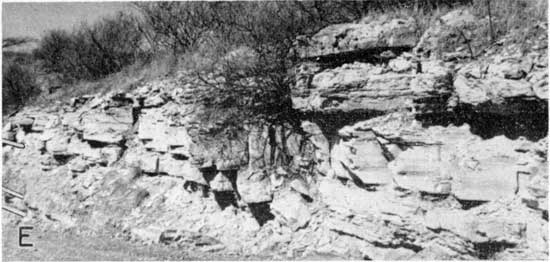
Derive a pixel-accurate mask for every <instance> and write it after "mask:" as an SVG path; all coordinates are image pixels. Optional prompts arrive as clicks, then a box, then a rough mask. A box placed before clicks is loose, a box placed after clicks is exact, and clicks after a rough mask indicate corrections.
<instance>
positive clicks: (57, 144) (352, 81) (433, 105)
mask: <svg viewBox="0 0 550 262" xmlns="http://www.w3.org/2000/svg"><path fill="white" fill-rule="evenodd" d="M488 22H489V20H488V19H485V18H480V17H479V16H477V15H474V14H473V11H472V10H471V9H468V8H461V7H460V6H459V7H456V8H451V9H450V10H448V11H446V12H444V13H442V14H441V15H439V16H438V18H437V19H434V20H433V21H431V22H430V23H429V24H424V25H421V24H419V22H418V19H415V18H414V17H411V16H409V15H408V14H406V13H395V14H392V15H383V16H366V17H364V18H362V19H360V20H357V21H353V22H347V23H338V24H330V25H328V26H326V27H323V28H321V29H320V30H317V31H316V32H314V33H312V34H310V35H307V36H305V35H304V36H299V37H298V38H297V39H296V40H295V41H294V43H293V44H292V48H291V50H290V52H289V55H288V56H289V57H291V58H292V60H293V61H295V66H294V67H293V69H294V70H293V71H292V72H288V78H291V81H289V85H288V86H287V87H288V88H287V89H277V90H276V91H277V92H274V93H273V92H271V93H267V92H264V93H262V91H264V89H261V88H263V87H264V86H266V85H270V84H272V82H269V81H273V80H272V79H273V78H269V77H272V75H270V74H269V72H262V74H261V75H260V76H250V75H246V74H235V75H238V77H237V76H235V75H229V76H227V75H226V76H225V77H223V76H219V75H215V74H208V75H206V77H205V75H200V74H196V73H195V72H194V71H192V70H180V71H178V72H177V73H175V74H174V75H170V76H168V77H160V78H157V79H155V80H150V79H148V80H147V81H135V82H134V81H132V83H131V84H126V85H124V88H121V87H120V86H118V87H115V86H113V87H112V88H106V89H103V90H101V91H102V92H97V93H94V92H90V94H86V95H79V96H75V97H72V98H71V99H70V100H69V101H65V100H62V99H59V101H57V103H49V104H37V105H28V106H25V107H24V108H22V109H21V110H20V111H18V112H17V113H16V114H14V115H13V116H11V117H9V118H7V119H6V120H4V121H3V122H4V123H3V126H4V128H3V132H2V135H3V138H6V139H9V140H12V141H17V142H19V143H23V144H24V145H25V148H24V149H18V148H15V147H11V146H7V145H4V146H3V172H2V173H3V175H2V182H3V185H4V186H6V187H8V188H10V189H13V190H15V191H18V192H21V193H22V194H23V195H24V201H18V200H17V199H15V198H9V197H8V198H5V200H4V205H8V204H9V205H10V206H15V207H17V208H19V209H21V210H24V211H25V212H26V217H24V218H20V217H18V216H15V215H13V214H10V213H6V212H4V213H3V227H4V228H10V227H13V225H17V224H25V223H34V224H38V225H40V226H41V227H43V228H47V229H48V230H54V231H58V232H63V230H72V231H74V232H78V233H79V234H81V235H82V236H84V235H86V234H91V235H94V234H97V235H102V236H104V235H106V234H107V235H114V236H116V237H117V238H118V239H123V240H128V241H137V242H140V244H148V245H151V246H152V247H155V248H156V247H158V246H159V245H167V246H168V247H169V248H170V250H184V251H185V254H190V255H189V257H197V256H203V255H204V254H208V255H207V257H210V258H227V257H229V258H233V257H238V258H239V259H247V258H254V257H256V258H257V257H260V258H267V259H308V258H319V257H320V258H322V259H329V258H335V257H337V258H344V259H366V260H370V259H376V260H424V259H429V260H450V259H461V260H471V259H497V260H509V259H512V260H524V259H537V260H541V259H547V258H548V163H547V152H548V138H547V137H548V53H547V52H548V34H547V31H548V23H547V22H541V23H537V24H529V25H526V26H525V27H521V28H519V29H518V30H509V31H508V32H506V33H504V34H503V35H502V36H500V37H499V38H498V40H495V41H494V42H491V40H488V39H487V35H485V34H484V33H485V32H483V33H481V32H479V28H485V26H484V25H486V24H487V23H488ZM482 25H483V26H482ZM519 36H522V37H523V39H521V41H518V37H519ZM243 50H244V51H243ZM474 52H475V54H474ZM245 54H248V55H249V56H246V55H245ZM235 56H236V57H237V59H236V58H235ZM243 57H244V58H243ZM239 58H242V59H243V60H246V61H249V60H254V59H255V56H254V54H253V52H252V51H249V50H247V49H243V48H241V49H237V50H236V51H234V52H232V53H229V55H227V56H224V59H225V60H224V61H235V60H238V59H239ZM237 64H239V65H240V64H241V63H240V60H239V63H237ZM232 69H234V68H232ZM266 71H267V70H266ZM121 75H122V74H120V75H119V76H121ZM268 78H269V79H268ZM104 81H107V80H104ZM285 81H286V80H285ZM266 83H268V84H266ZM285 83H286V82H285ZM229 87H231V88H232V89H230V93H231V94H232V95H231V96H229V95H227V93H226V92H227V91H226V89H227V88H229ZM260 89H261V90H260ZM220 90H222V91H220ZM250 90H253V91H255V90H258V91H257V97H256V96H254V95H251V94H253V92H252V93H251V91H250ZM241 92H242V93H241ZM63 94H64V95H65V94H66V93H63ZM266 94H268V95H272V96H273V97H275V98H277V97H279V96H280V97H279V98H280V99H279V100H268V99H265V100H261V101H268V102H265V103H258V102H257V101H258V97H260V98H261V97H263V96H267V95H266ZM226 96H227V97H226ZM52 97H55V94H53V95H52ZM283 97H284V98H288V99H286V100H285V99H283ZM264 98H265V97H264ZM269 98H270V99H272V97H271V96H270V97H269ZM247 99H248V100H250V101H253V102H251V103H250V104H252V106H251V105H249V104H248V102H247V101H248V100H247ZM46 101H47V100H46ZM242 101H244V102H242ZM273 101H276V102H273ZM277 110H278V111H277ZM3 248H6V246H4V247H3ZM161 250H162V248H161ZM156 252H157V253H158V250H157V251H156ZM157 253H155V254H157ZM172 254H173V253H170V256H167V257H168V258H173V256H172ZM204 256H206V255H204ZM159 257H162V256H156V255H155V256H153V258H159ZM52 259H56V258H52ZM101 259H105V258H103V257H101ZM115 259H118V257H115Z"/></svg>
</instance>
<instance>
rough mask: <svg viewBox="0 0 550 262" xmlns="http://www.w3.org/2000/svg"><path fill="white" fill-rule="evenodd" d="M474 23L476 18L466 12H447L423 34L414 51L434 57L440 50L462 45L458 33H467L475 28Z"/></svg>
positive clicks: (462, 10)
mask: <svg viewBox="0 0 550 262" xmlns="http://www.w3.org/2000/svg"><path fill="white" fill-rule="evenodd" d="M475 23H476V18H475V17H474V16H473V15H472V14H471V13H470V12H469V11H468V10H464V9H460V10H455V11H452V12H449V13H447V14H445V15H444V16H442V17H440V18H439V19H438V20H437V21H436V23H435V24H434V25H432V26H430V27H429V28H428V29H427V30H426V31H425V32H424V34H423V35H422V37H421V38H420V41H419V42H418V44H417V45H416V47H415V51H416V52H418V53H425V54H428V55H430V56H436V55H438V54H437V52H438V51H441V49H445V48H453V47H455V46H454V45H457V44H460V43H462V42H463V41H461V40H462V39H461V38H462V35H461V33H460V32H466V33H468V31H470V30H473V29H474V28H475V25H476V24H475ZM443 51H454V50H443Z"/></svg>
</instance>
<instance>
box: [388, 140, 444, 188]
mask: <svg viewBox="0 0 550 262" xmlns="http://www.w3.org/2000/svg"><path fill="white" fill-rule="evenodd" d="M441 165H442V163H441V148H440V146H438V145H435V146H424V147H413V148H410V149H407V150H405V151H404V152H402V153H401V154H399V156H398V157H397V158H396V159H395V160H394V161H392V162H391V163H390V165H389V168H390V169H391V170H392V173H393V174H394V175H393V181H394V182H395V183H396V186H399V187H401V188H406V189H410V190H413V191H422V192H427V193H434V194H448V193H451V188H450V185H451V181H450V180H451V177H448V176H446V174H443V172H442V170H441Z"/></svg>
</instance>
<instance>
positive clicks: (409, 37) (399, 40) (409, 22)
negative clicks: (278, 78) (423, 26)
mask: <svg viewBox="0 0 550 262" xmlns="http://www.w3.org/2000/svg"><path fill="white" fill-rule="evenodd" d="M416 41H417V37H416V24H415V21H414V19H412V18H409V19H391V20H390V19H386V20H384V21H372V22H359V23H356V24H352V23H349V24H336V25H330V26H328V27H326V28H324V29H322V30H321V31H319V32H318V33H317V34H315V35H314V36H313V37H312V38H311V39H310V40H309V41H305V42H304V41H302V42H299V43H298V46H297V48H296V49H297V52H298V56H299V57H300V58H302V59H304V58H306V59H311V58H315V57H322V56H330V55H337V54H343V53H346V52H353V51H361V50H370V49H372V50H375V49H380V48H382V49H384V48H388V49H389V48H400V47H409V48H410V47H413V46H414V45H415V44H416Z"/></svg>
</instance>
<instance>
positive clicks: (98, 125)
mask: <svg viewBox="0 0 550 262" xmlns="http://www.w3.org/2000/svg"><path fill="white" fill-rule="evenodd" d="M132 122H133V120H132V112H131V109H130V108H110V109H108V110H106V111H104V112H90V113H88V114H85V115H84V116H83V117H82V130H83V139H84V140H88V141H95V142H100V143H105V144H118V143H120V142H122V141H123V140H124V136H125V134H126V133H127V132H128V131H129V130H130V128H131V125H132Z"/></svg>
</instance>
